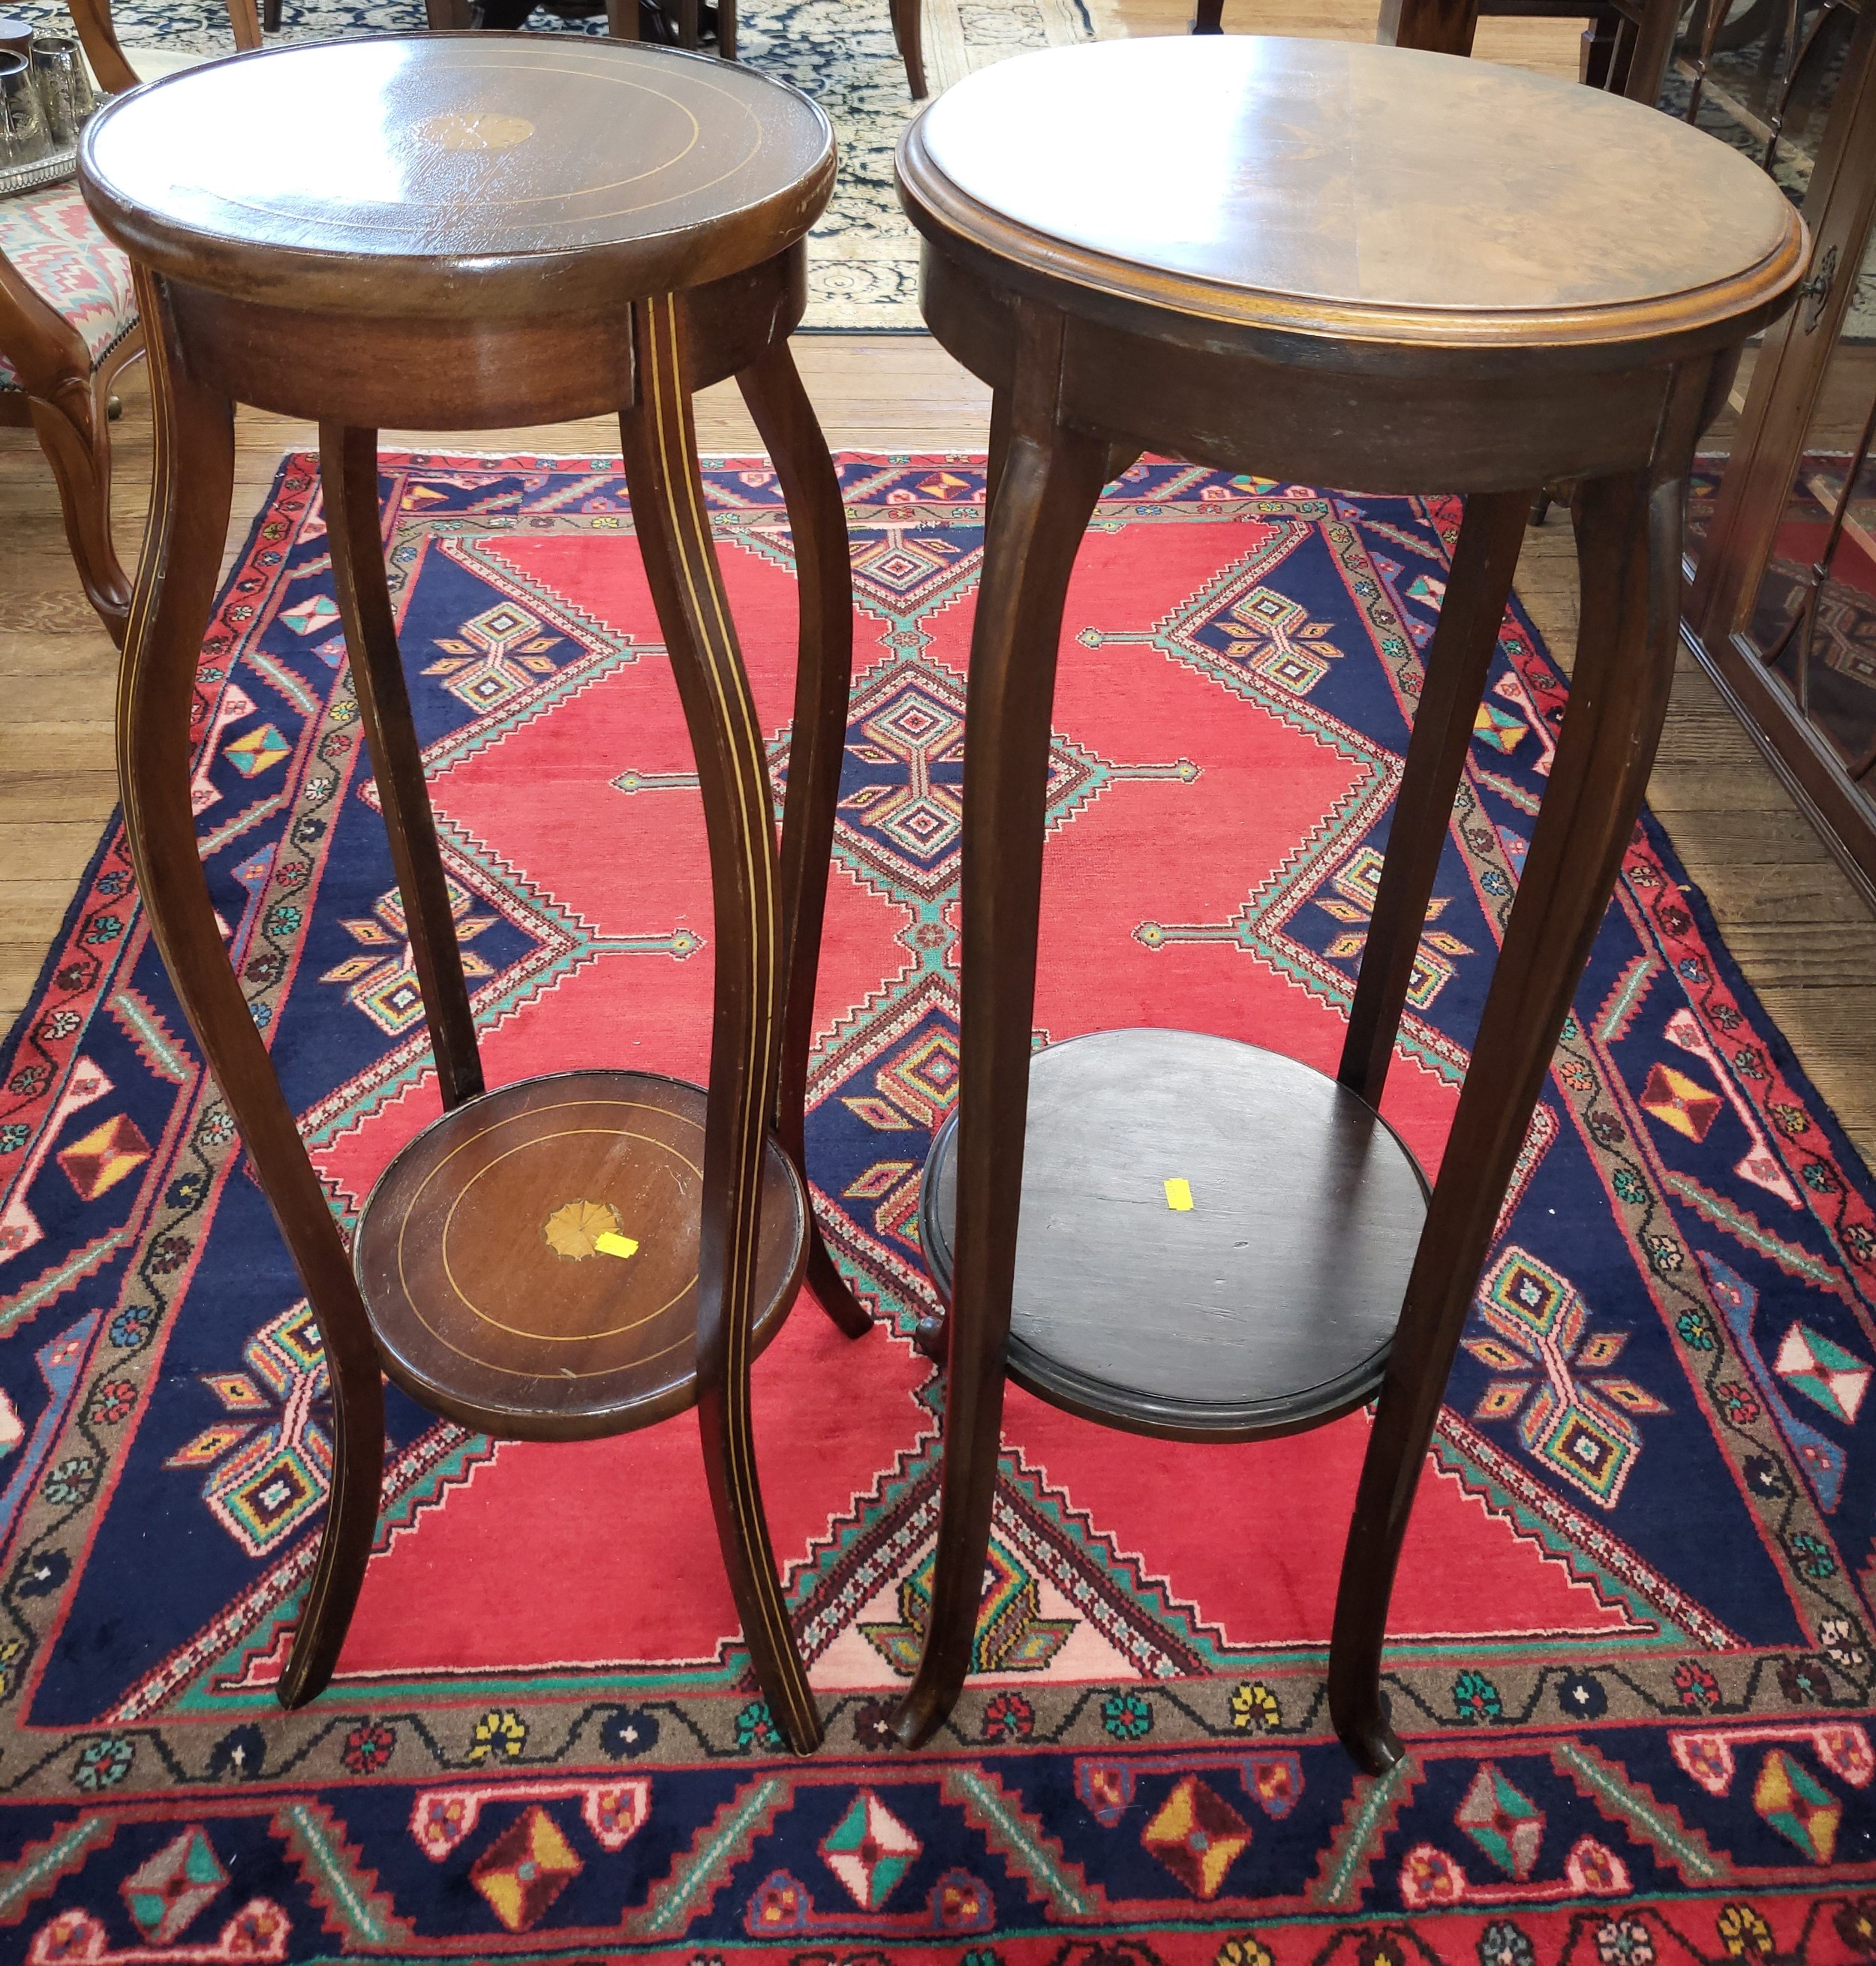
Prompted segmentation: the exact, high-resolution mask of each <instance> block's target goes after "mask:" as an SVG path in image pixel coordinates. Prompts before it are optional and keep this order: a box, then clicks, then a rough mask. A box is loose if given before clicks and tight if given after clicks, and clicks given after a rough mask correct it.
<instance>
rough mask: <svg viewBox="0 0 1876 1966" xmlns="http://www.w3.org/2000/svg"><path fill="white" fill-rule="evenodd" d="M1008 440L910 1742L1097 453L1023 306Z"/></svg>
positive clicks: (918, 1713)
mask: <svg viewBox="0 0 1876 1966" xmlns="http://www.w3.org/2000/svg"><path fill="white" fill-rule="evenodd" d="M1020 334H1021V337H1022V346H1021V347H1020V351H1019V354H1018V357H1017V375H1016V382H1015V388H1014V404H1013V405H1012V418H1013V421H1012V432H1013V435H1012V441H1011V446H1010V451H1009V456H1008V459H1007V462H1006V463H1005V465H1004V471H1003V475H1002V479H1001V482H1000V483H999V485H998V488H997V496H996V501H995V504H994V506H993V507H992V508H991V517H990V524H989V531H988V537H987V539H986V540H985V554H984V578H983V584H982V586H981V587H980V588H979V589H978V596H977V617H976V620H975V624H974V626H973V627H972V632H971V666H970V678H969V685H968V695H967V698H966V703H965V720H964V728H965V737H964V747H965V748H964V845H963V856H964V868H963V946H962V951H961V957H960V960H961V964H962V981H963V991H962V1020H961V1021H962V1031H961V1034H960V1046H959V1052H960V1072H959V1088H958V1095H959V1122H958V1124H959V1155H958V1220H957V1238H956V1248H957V1264H956V1275H955V1279H954V1282H953V1291H952V1306H951V1314H950V1317H949V1319H948V1320H946V1322H947V1323H948V1324H949V1326H950V1330H949V1348H950V1378H949V1384H948V1385H947V1387H946V1393H945V1420H944V1489H943V1507H942V1511H941V1513H940V1517H939V1523H938V1562H937V1571H936V1578H935V1580H934V1582H933V1591H932V1604H931V1622H930V1625H929V1626H927V1630H926V1633H925V1645H924V1651H923V1655H922V1656H921V1657H920V1660H919V1665H918V1674H917V1678H915V1679H914V1681H913V1684H912V1687H911V1690H910V1691H909V1692H908V1693H907V1695H906V1697H905V1699H904V1702H903V1703H902V1704H901V1707H900V1708H899V1710H898V1713H896V1714H895V1715H894V1717H893V1722H892V1726H893V1731H894V1733H895V1734H897V1735H898V1737H899V1739H901V1741H903V1742H904V1743H905V1744H906V1745H907V1746H908V1747H916V1746H917V1745H918V1744H919V1742H921V1741H923V1740H924V1739H927V1737H928V1736H930V1734H931V1732H933V1729H935V1728H936V1727H937V1726H938V1725H939V1723H940V1722H941V1721H942V1720H943V1719H944V1717H945V1716H946V1714H947V1713H949V1712H950V1710H951V1709H952V1707H953V1705H954V1704H955V1703H956V1700H957V1697H958V1694H959V1690H961V1689H962V1686H963V1684H964V1679H965V1674H966V1673H968V1672H969V1670H970V1665H971V1653H972V1641H973V1639H974V1638H975V1634H976V1629H977V1613H978V1606H979V1603H980V1602H981V1601H982V1596H983V1581H984V1560H985V1555H986V1553H987V1552H988V1549H989V1546H990V1520H991V1504H992V1502H993V1500H994V1497H995V1494H996V1487H997V1456H998V1449H999V1447H1000V1445H1001V1420H1002V1416H1003V1379H1004V1348H1005V1345H1006V1343H1007V1339H1008V1336H1009V1329H1010V1293H1011V1285H1012V1284H1013V1283H1014V1279H1015V1275H1016V1239H1017V1214H1018V1211H1019V1207H1020V1203H1021V1200H1022V1187H1023V1131H1024V1127H1025V1125H1026V1123H1027V1116H1028V1110H1029V1068H1030V1020H1031V1017H1032V1015H1033V1011H1034V1008H1035V1001H1036V918H1037V914H1038V911H1039V910H1040V905H1041V900H1042V866H1043V817H1044V814H1045V812H1046V807H1047V803H1048V789H1049V708H1050V705H1051V704H1052V701H1053V700H1054V696H1055V677H1056V645H1057V643H1058V642H1059V640H1060V638H1061V633H1062V604H1063V601H1064V599H1065V597H1066V595H1067V592H1068V585H1069V574H1070V573H1071V572H1072V570H1073V568H1074V566H1075V551H1076V549H1077V548H1078V546H1080V544H1081V535H1082V533H1083V532H1084V530H1085V529H1086V527H1087V524H1088V519H1089V517H1090V516H1091V514H1092V513H1093V511H1094V501H1095V500H1096V499H1097V498H1098V497H1099V496H1100V495H1101V483H1102V480H1103V478H1104V475H1105V472H1106V469H1107V445H1106V444H1105V443H1104V442H1103V441H1102V440H1100V439H1099V438H1097V437H1090V436H1088V435H1087V434H1086V433H1083V432H1081V431H1078V430H1067V429H1063V428H1061V427H1057V426H1056V423H1055V421H1054V408H1055V388H1056V379H1057V377H1058V375H1059V373H1060V347H1061V337H1060V324H1059V319H1057V320H1055V321H1051V320H1049V318H1047V317H1044V318H1043V319H1042V320H1041V321H1037V320H1036V319H1035V318H1034V317H1033V313H1032V311H1030V310H1029V309H1027V308H1025V310H1024V312H1023V316H1022V317H1021V320H1020Z"/></svg>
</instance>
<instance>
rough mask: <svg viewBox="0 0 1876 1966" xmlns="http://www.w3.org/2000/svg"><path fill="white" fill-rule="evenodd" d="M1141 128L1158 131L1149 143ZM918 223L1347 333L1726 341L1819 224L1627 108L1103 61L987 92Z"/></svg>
mask: <svg viewBox="0 0 1876 1966" xmlns="http://www.w3.org/2000/svg"><path fill="white" fill-rule="evenodd" d="M1149 133H1150V134H1149ZM899 169H900V180H901V192H902V195H903V196H904V198H905V201H906V203H907V208H908V209H909V210H910V211H911V214H912V216H913V218H914V220H915V221H917V222H918V223H919V224H920V227H921V228H922V229H923V230H926V231H927V232H928V233H931V234H933V235H934V236H935V237H940V239H941V240H942V239H943V238H944V237H954V238H955V237H962V238H963V239H964V240H965V241H967V242H968V243H969V245H972V246H975V247H981V248H983V249H985V250H988V252H990V253H992V254H994V255H995V256H997V257H998V258H1000V259H1004V260H1005V261H1007V262H1012V263H1015V264H1017V265H1018V266H1027V267H1029V268H1030V269H1033V270H1034V271H1036V272H1040V273H1042V274H1043V275H1045V276H1051V277H1053V278H1056V279H1065V280H1067V281H1069V282H1073V283H1075V284H1078V285H1084V286H1088V287H1094V288H1101V289H1104V290H1105V291H1107V292H1110V293H1112V294H1116V295H1121V296H1123V297H1126V298H1132V299H1137V300H1141V301H1146V302H1148V303H1149V304H1152V305H1159V306H1161V307H1169V308H1175V309H1177V310H1178V311H1182V312H1188V313H1194V314H1201V315H1210V316H1213V317H1217V318H1220V319H1225V320H1232V321H1243V322H1245V323H1246V324H1250V325H1254V326H1264V327H1273V328H1278V329H1285V330H1292V331H1300V332H1303V333H1307V334H1333V335H1336V336H1337V337H1355V338H1364V339H1365V338H1370V337H1375V336H1377V335H1380V336H1384V337H1386V338H1389V339H1398V340H1423V341H1434V342H1455V341H1456V342H1459V343H1465V344H1467V345H1470V346H1478V345H1481V344H1484V345H1490V344H1491V343H1494V342H1499V341H1503V342H1507V343H1514V344H1517V345H1528V344H1529V343H1533V342H1535V343H1546V342H1555V341H1565V342H1579V341H1599V340H1607V339H1627V338H1630V337H1634V336H1637V335H1642V334H1655V333H1659V332H1662V331H1668V332H1671V331H1673V330H1676V329H1679V328H1684V327H1698V326H1700V325H1703V324H1707V323H1709V322H1710V321H1715V320H1719V319H1726V318H1731V317H1734V316H1736V315H1737V314H1740V313H1742V312H1744V311H1749V310H1750V309H1751V308H1752V307H1753V306H1755V305H1762V304H1763V303H1764V301H1765V300H1766V299H1767V298H1769V297H1771V296H1772V295H1776V294H1778V292H1781V291H1782V289H1783V288H1784V287H1785V286H1787V285H1789V284H1790V283H1791V280H1792V279H1793V278H1794V276H1795V275H1796V272H1797V269H1798V268H1799V266H1800V265H1801V263H1802V260H1803V227H1802V224H1801V223H1800V221H1799V219H1798V217H1797V214H1796V212H1795V211H1794V210H1793V209H1792V208H1791V205H1790V204H1789V203H1788V202H1787V200H1786V199H1785V198H1784V197H1783V195H1781V193H1780V192H1779V191H1778V189H1777V187H1776V186H1775V185H1774V184H1773V183H1772V182H1771V180H1770V179H1768V178H1767V177H1766V176H1765V175H1764V174H1763V173H1762V172H1760V171H1758V169H1755V167H1754V166H1753V165H1752V163H1749V161H1748V160H1746V159H1745V157H1744V156H1742V155H1740V154H1739V153H1738V152H1737V151H1736V150H1731V149H1729V147H1727V146H1726V145H1725V144H1723V143H1719V142H1717V141H1716V140H1714V139H1713V138H1712V137H1708V136H1707V135H1705V134H1702V133H1701V132H1700V131H1696V130H1693V129H1691V128H1689V127H1687V125H1686V124H1683V123H1681V122H1678V121H1675V119H1674V118H1671V117H1668V116H1665V115H1662V114H1659V113H1658V111H1654V110H1652V109H1648V108H1644V107H1642V105H1639V104H1637V103H1633V102H1627V101H1626V100H1624V99H1623V98H1621V97H1619V96H1613V95H1607V94H1604V92H1601V91H1600V90H1596V89H1586V88H1584V87H1582V86H1581V85H1578V84H1575V83H1569V82H1557V81H1554V80H1552V79H1550V78H1549V77H1547V76H1538V75H1533V74H1530V73H1526V72H1525V71H1523V70H1521V69H1508V68H1503V67H1500V66H1496V65H1494V64H1493V63H1488V62H1483V61H1475V60H1459V59H1457V58H1455V57H1454V56H1448V55H1436V54H1427V53H1421V52H1419V51H1417V50H1409V49H1404V48H1392V47H1368V46H1363V45H1360V44H1351V43H1346V42H1330V41H1313V40H1284V39H1277V38H1274V37H1265V36H1259V35H1228V36H1225V37H1220V38H1214V37H1198V38H1186V37H1165V38H1156V39H1148V40H1122V41H1105V42H1097V43H1093V44H1087V45H1083V46H1079V47H1069V48H1051V49H1049V50H1045V51H1043V52H1041V53H1035V54H1030V55H1023V56H1017V58H1016V59H1014V60H1011V61H1007V62H1003V63H998V65H997V66H994V67H991V68H988V69H980V70H978V72H977V73H975V74H974V75H972V76H969V77H968V78H967V79H965V80H964V81H963V82H959V84H958V85H957V86H956V87H955V88H954V89H950V90H949V91H947V92H946V94H944V95H942V96H941V97H940V98H939V99H938V100H937V101H936V102H934V103H933V105H931V107H930V108H929V109H927V111H925V113H924V114H923V116H921V117H920V118H919V120H918V121H917V122H916V123H915V124H914V125H913V126H912V128H911V130H910V131H908V132H907V135H906V137H905V140H904V142H903V143H902V144H901V149H900V156H899Z"/></svg>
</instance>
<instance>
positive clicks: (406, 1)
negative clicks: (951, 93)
mask: <svg viewBox="0 0 1876 1966" xmlns="http://www.w3.org/2000/svg"><path fill="white" fill-rule="evenodd" d="M923 4H924V10H925V13H924V21H925V27H924V46H925V70H926V79H927V84H928V85H929V86H930V89H931V90H932V91H933V93H934V94H936V93H937V92H940V91H941V90H943V89H947V88H949V86H950V85H951V84H952V83H953V82H956V81H958V80H959V79H962V77H963V76H965V75H967V74H969V73H970V71H971V70H972V69H977V68H985V67H988V66H989V65H990V64H991V63H992V62H996V61H1001V60H1003V59H1004V57H1005V56H1009V55H1013V54H1020V53H1023V51H1024V50H1026V49H1030V48H1040V47H1049V46H1051V45H1056V44H1065V43H1068V42H1071V41H1078V40H1091V39H1092V38H1093V35H1094V30H1093V28H1092V27H1091V25H1090V24H1089V21H1088V11H1087V7H1086V5H1085V0H923ZM11 11H18V12H20V13H23V14H24V15H27V16H28V17H30V18H32V19H34V21H35V22H36V23H38V24H42V26H43V28H44V31H47V32H53V31H57V32H63V33H69V31H70V29H71V23H70V21H69V18H68V17H67V16H66V11H65V9H64V8H63V5H61V4H60V0H21V5H20V6H19V7H18V8H17V9H14V10H11ZM111 12H112V18H114V20H115V21H116V22H117V24H118V38H119V40H121V41H122V42H123V44H124V46H125V47H126V48H127V49H129V50H136V49H137V48H139V47H162V48H166V49H177V50H209V51H211V52H213V53H226V52H227V50H228V47H229V46H230V43H229V40H228V29H227V13H226V11H225V10H224V8H223V7H222V5H221V0H116V4H115V5H114V6H113V8H112V10H111ZM737 18H738V21H739V36H738V48H737V53H738V56H739V58H740V59H741V60H744V61H746V62H747V63H749V66H751V67H753V68H756V69H761V70H762V73H765V74H766V75H772V76H775V77H776V78H777V79H778V80H779V81H782V82H792V83H793V84H794V85H795V87H796V88H798V89H801V91H802V92H804V94H806V95H811V96H812V97H813V98H814V100H815V101H816V102H818V103H819V104H820V106H821V107H822V108H823V109H824V110H825V111H827V115H828V118H829V120H830V121H831V122H832V123H833V127H834V135H835V137H836V140H837V141H838V143H839V145H840V180H839V182H838V183H837V185H836V187H835V190H834V195H833V201H832V202H831V203H830V205H829V206H828V208H827V213H826V214H825V216H824V218H822V220H821V222H820V224H819V225H818V226H817V227H815V229H814V235H813V237H812V239H811V241H810V243H809V249H808V251H809V258H808V269H809V270H808V311H807V321H806V323H805V325H806V326H807V327H810V328H863V329H867V330H881V329H888V330H906V331H908V332H922V331H923V326H924V324H923V320H922V319H921V317H920V314H919V311H918V235H917V234H916V233H915V232H914V230H912V227H911V224H909V222H908V221H907V219H906V218H905V215H904V213H903V212H901V211H900V209H899V201H898V196H897V195H896V194H895V193H894V190H893V186H892V153H893V151H894V148H895V147H897V145H898V140H899V133H900V131H901V130H903V129H904V127H905V126H906V124H907V123H908V122H909V121H911V118H912V116H913V114H914V111H915V108H916V107H917V105H915V104H914V102H913V101H912V99H911V96H910V95H909V94H908V93H907V89H906V82H905V69H904V64H903V63H901V60H899V56H898V51H897V50H895V48H894V46H893V40H892V30H891V25H890V24H889V23H888V18H887V12H886V0H746V4H744V5H743V6H742V7H741V8H740V9H739V11H738V16H737ZM423 26H424V11H423V8H422V6H421V4H420V0H285V9H284V16H283V20H282V31H281V33H280V34H279V37H278V38H279V40H288V41H291V40H337V39H339V38H340V37H344V36H347V35H353V34H412V33H416V32H417V31H421V29H422V27H423ZM603 28H604V21H603V20H591V21H561V20H559V19H558V18H556V16H554V15H551V14H549V13H546V12H545V11H542V12H539V13H537V14H536V15H535V16H534V18H533V21H532V22H531V23H530V31H532V32H546V31H553V32H559V33H570V34H582V33H591V34H598V33H600V32H601V31H603ZM131 62H132V65H133V66H134V65H135V62H136V56H135V53H134V52H133V53H132V55H131Z"/></svg>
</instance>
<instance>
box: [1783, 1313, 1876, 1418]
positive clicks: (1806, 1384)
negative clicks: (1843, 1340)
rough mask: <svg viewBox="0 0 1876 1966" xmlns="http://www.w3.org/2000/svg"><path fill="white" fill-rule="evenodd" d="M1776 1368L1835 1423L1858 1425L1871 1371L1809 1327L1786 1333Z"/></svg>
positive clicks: (1795, 1327)
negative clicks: (1857, 1420)
mask: <svg viewBox="0 0 1876 1966" xmlns="http://www.w3.org/2000/svg"><path fill="white" fill-rule="evenodd" d="M1773 1369H1774V1371H1776V1372H1777V1373H1778V1376H1779V1377H1780V1378H1781V1379H1783V1380H1784V1382H1785V1383H1786V1384H1787V1385H1789V1386H1794V1387H1797V1390H1798V1391H1800V1393H1802V1394H1803V1395H1804V1396H1805V1397H1806V1398H1807V1399H1809V1400H1816V1402H1817V1404H1819V1405H1820V1407H1823V1410H1825V1412H1826V1413H1829V1415H1830V1416H1831V1418H1832V1420H1842V1422H1843V1423H1844V1424H1845V1426H1852V1425H1854V1424H1855V1420H1856V1416H1857V1411H1858V1408H1859V1407H1861V1405H1862V1404H1863V1395H1864V1394H1865V1393H1866V1392H1868V1391H1869V1380H1870V1368H1869V1367H1868V1366H1867V1365H1865V1364H1864V1363H1863V1362H1862V1360H1861V1358H1858V1357H1857V1356H1856V1355H1855V1353H1854V1352H1846V1351H1845V1350H1844V1349H1843V1347H1842V1346H1841V1345H1833V1344H1832V1342H1830V1340H1829V1339H1828V1338H1826V1336H1824V1335H1823V1333H1822V1332H1821V1331H1813V1329H1811V1327H1810V1326H1809V1325H1808V1324H1794V1325H1793V1326H1792V1327H1791V1329H1790V1330H1789V1331H1787V1333H1785V1335H1784V1343H1783V1344H1782V1345H1781V1346H1779V1347H1778V1360H1777V1362H1776V1363H1775V1365H1774V1368H1773Z"/></svg>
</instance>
